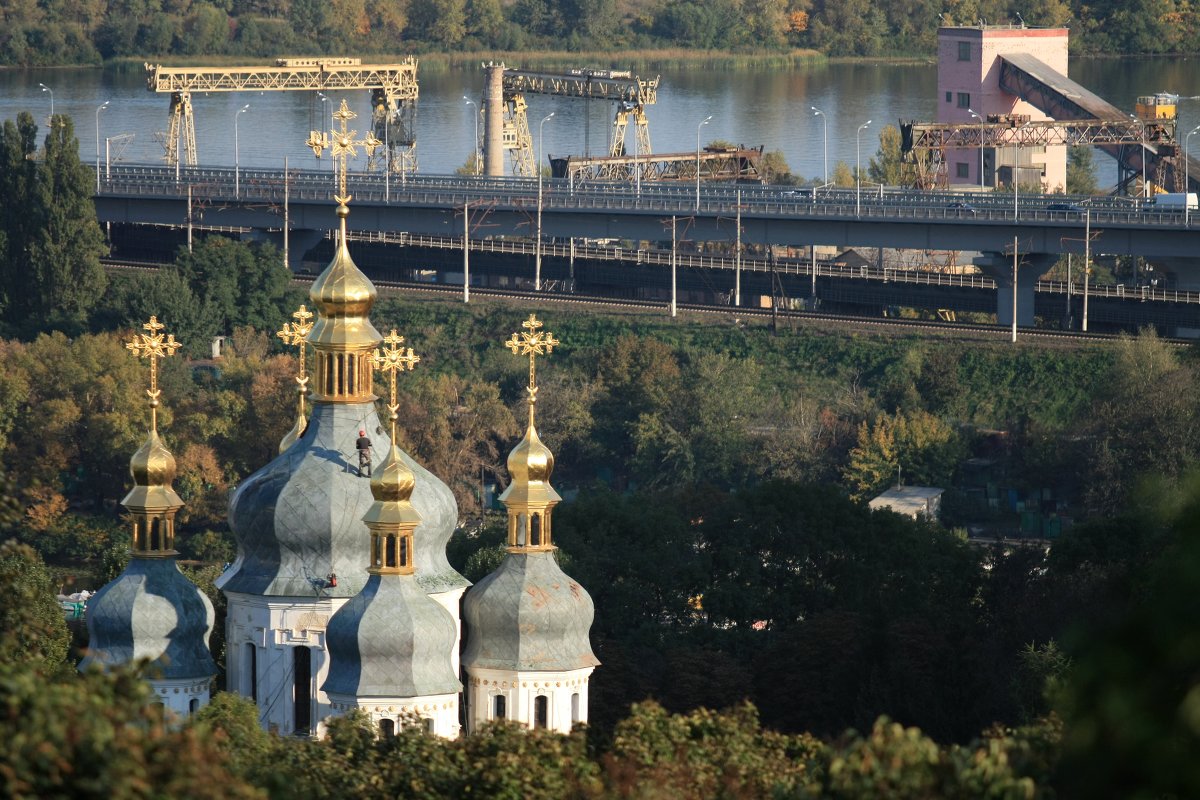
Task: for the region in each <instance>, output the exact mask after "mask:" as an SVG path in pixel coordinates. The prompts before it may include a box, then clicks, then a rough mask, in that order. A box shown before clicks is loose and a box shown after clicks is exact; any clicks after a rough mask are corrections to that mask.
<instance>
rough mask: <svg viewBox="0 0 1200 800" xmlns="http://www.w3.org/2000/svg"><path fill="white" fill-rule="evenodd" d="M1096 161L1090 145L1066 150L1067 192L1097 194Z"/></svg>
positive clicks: (1098, 189)
mask: <svg viewBox="0 0 1200 800" xmlns="http://www.w3.org/2000/svg"><path fill="white" fill-rule="evenodd" d="M1099 192H1100V187H1099V184H1098V183H1097V182H1096V163H1095V158H1094V156H1093V151H1092V148H1090V147H1083V146H1081V147H1072V148H1070V149H1069V150H1067V194H1099Z"/></svg>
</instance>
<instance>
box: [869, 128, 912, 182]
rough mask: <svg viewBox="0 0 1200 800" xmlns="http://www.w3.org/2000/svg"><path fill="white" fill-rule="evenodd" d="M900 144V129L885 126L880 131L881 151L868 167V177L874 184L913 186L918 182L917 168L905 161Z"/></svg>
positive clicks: (879, 150) (876, 153)
mask: <svg viewBox="0 0 1200 800" xmlns="http://www.w3.org/2000/svg"><path fill="white" fill-rule="evenodd" d="M900 144H901V142H900V129H899V128H897V127H896V126H895V125H884V126H883V129H882V130H880V131H879V149H878V150H877V151H876V152H875V155H874V156H872V157H871V160H870V162H869V163H868V165H867V177H868V178H869V179H870V180H871V182H872V183H882V184H883V185H884V186H912V185H913V184H914V183H915V182H916V177H917V170H916V166H915V165H913V164H912V163H910V162H907V161H905V160H904V154H903V152H902V151H901V149H900Z"/></svg>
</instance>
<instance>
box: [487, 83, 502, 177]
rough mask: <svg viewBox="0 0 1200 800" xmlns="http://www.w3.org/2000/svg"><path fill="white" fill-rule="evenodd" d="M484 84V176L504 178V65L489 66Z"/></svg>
mask: <svg viewBox="0 0 1200 800" xmlns="http://www.w3.org/2000/svg"><path fill="white" fill-rule="evenodd" d="M484 76H485V77H484V84H483V174H484V175H487V176H488V177H491V178H500V177H504V64H488V65H487V68H486V69H485V70H484Z"/></svg>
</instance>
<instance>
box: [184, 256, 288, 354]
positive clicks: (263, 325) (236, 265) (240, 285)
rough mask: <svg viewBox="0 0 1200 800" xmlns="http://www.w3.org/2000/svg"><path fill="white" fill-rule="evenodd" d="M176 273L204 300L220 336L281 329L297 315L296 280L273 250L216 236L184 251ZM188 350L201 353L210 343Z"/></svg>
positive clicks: (204, 313)
mask: <svg viewBox="0 0 1200 800" xmlns="http://www.w3.org/2000/svg"><path fill="white" fill-rule="evenodd" d="M174 269H175V270H176V271H177V272H178V273H179V274H180V275H181V276H182V277H183V278H184V279H185V280H186V281H187V283H188V285H189V286H190V287H191V289H192V293H193V294H194V295H195V296H196V297H198V298H199V299H200V303H201V306H202V308H203V315H204V317H205V318H206V319H208V320H210V321H211V323H212V324H213V327H214V328H215V330H216V332H217V333H222V334H226V335H228V334H230V333H233V329H234V328H235V327H238V326H250V327H252V328H256V329H258V330H260V331H274V330H278V329H279V327H280V326H281V325H282V324H283V322H284V319H285V314H287V313H291V309H288V308H287V307H286V306H287V304H288V298H289V287H290V283H291V275H290V273H289V272H288V271H287V269H286V268H285V267H284V266H283V262H282V257H281V256H280V255H279V252H278V251H277V250H276V249H275V248H274V247H271V246H270V245H260V244H244V243H242V242H236V241H233V240H232V239H227V238H225V237H223V236H210V237H208V238H206V239H205V240H204V241H203V242H201V243H199V244H198V245H196V246H195V247H194V248H193V249H192V251H191V252H188V251H187V250H184V249H181V250H180V251H179V255H178V256H177V257H176V259H175V266H174ZM188 347H189V348H190V349H191V350H192V352H193V353H196V354H199V353H203V352H204V351H205V350H206V349H207V347H208V343H207V342H204V343H201V344H193V343H188Z"/></svg>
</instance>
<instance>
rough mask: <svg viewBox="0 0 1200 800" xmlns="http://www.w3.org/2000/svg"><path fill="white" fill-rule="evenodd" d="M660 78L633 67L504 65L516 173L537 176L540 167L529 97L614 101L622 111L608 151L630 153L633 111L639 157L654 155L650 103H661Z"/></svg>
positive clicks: (507, 135) (508, 139)
mask: <svg viewBox="0 0 1200 800" xmlns="http://www.w3.org/2000/svg"><path fill="white" fill-rule="evenodd" d="M658 81H659V79H658V78H657V77H655V78H654V79H653V80H643V79H642V78H639V77H637V76H635V75H633V74H632V73H631V72H629V71H628V70H601V69H572V70H568V71H567V72H561V73H552V72H528V71H525V70H518V69H505V70H504V77H503V91H504V114H505V117H504V149H505V150H508V151H509V153H510V155H511V164H512V169H513V173H514V174H516V175H523V176H526V177H533V176H535V175H537V169H538V165H537V163H536V161H535V157H534V153H533V137H532V135H531V134H530V130H529V120H528V118H527V116H526V110H527V106H526V103H525V95H527V94H544V95H554V96H557V97H573V98H579V99H584V100H608V101H611V102H614V103H616V104H617V111H616V115H615V118H614V119H613V131H612V137H611V138H610V140H609V155H610V156H620V155H622V154H624V153H625V135H626V131H627V129H628V125H629V117H630V116H631V115H632V116H633V119H634V128H635V130H636V136H637V153H638V155H639V156H649V155H651V153H652V151H651V149H650V126H649V124H648V122H647V120H646V106H648V105H653V104H654V103H656V102H657V101H658Z"/></svg>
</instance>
